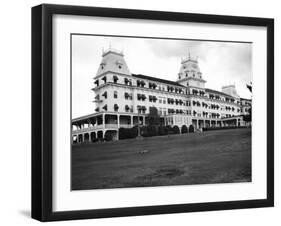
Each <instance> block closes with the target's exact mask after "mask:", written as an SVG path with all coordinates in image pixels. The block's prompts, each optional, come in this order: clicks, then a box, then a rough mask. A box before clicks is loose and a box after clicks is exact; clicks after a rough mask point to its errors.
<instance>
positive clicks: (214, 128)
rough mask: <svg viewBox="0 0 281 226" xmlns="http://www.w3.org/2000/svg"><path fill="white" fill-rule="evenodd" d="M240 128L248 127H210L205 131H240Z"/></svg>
mask: <svg viewBox="0 0 281 226" xmlns="http://www.w3.org/2000/svg"><path fill="white" fill-rule="evenodd" d="M238 128H247V127H246V126H226V127H208V128H203V131H212V130H224V129H238Z"/></svg>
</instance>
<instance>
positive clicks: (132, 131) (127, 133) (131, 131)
mask: <svg viewBox="0 0 281 226" xmlns="http://www.w3.org/2000/svg"><path fill="white" fill-rule="evenodd" d="M137 135H138V127H137V126H135V127H133V128H120V129H119V139H120V140H123V139H130V138H136V137H137Z"/></svg>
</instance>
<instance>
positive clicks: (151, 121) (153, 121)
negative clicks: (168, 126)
mask: <svg viewBox="0 0 281 226" xmlns="http://www.w3.org/2000/svg"><path fill="white" fill-rule="evenodd" d="M147 119H148V125H149V126H159V125H160V115H159V114H158V110H157V108H156V107H150V112H149V114H148V115H147Z"/></svg>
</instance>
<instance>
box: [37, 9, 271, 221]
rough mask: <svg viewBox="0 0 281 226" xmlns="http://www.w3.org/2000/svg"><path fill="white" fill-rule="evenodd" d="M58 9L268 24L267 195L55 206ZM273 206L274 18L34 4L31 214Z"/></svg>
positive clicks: (56, 216)
mask: <svg viewBox="0 0 281 226" xmlns="http://www.w3.org/2000/svg"><path fill="white" fill-rule="evenodd" d="M55 14H64V15H81V16H98V17H111V18H128V19H129V18H130V19H146V20H162V21H181V22H196V23H211V24H227V25H247V26H261V27H266V28H267V198H266V199H258V200H246V201H226V202H209V203H195V204H171V205H160V206H143V207H130V208H111V209H95V210H81V211H77V210H73V211H64V212H54V211H53V210H52V200H53V196H52V110H53V106H52V97H53V96H52V87H53V85H52V80H53V79H52V17H53V15H55ZM271 206H274V20H273V19H268V18H252V17H237V16H221V15H204V14H190V13H177V12H161V11H144V10H132V9H117V8H98V7H83V6H66V5H49V4H43V5H39V6H35V7H33V8H32V218H34V219H37V220H40V221H57V220H73V219H86V218H106V217H122V216H136V215H149V214H168V213H180V212H195V211H211V210H228V209H243V208H257V207H271Z"/></svg>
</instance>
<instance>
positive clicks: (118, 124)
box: [117, 115, 120, 128]
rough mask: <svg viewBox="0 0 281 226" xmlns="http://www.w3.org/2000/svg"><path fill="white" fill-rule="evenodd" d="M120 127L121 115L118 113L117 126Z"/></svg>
mask: <svg viewBox="0 0 281 226" xmlns="http://www.w3.org/2000/svg"><path fill="white" fill-rule="evenodd" d="M119 127H120V115H117V128H119Z"/></svg>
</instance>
